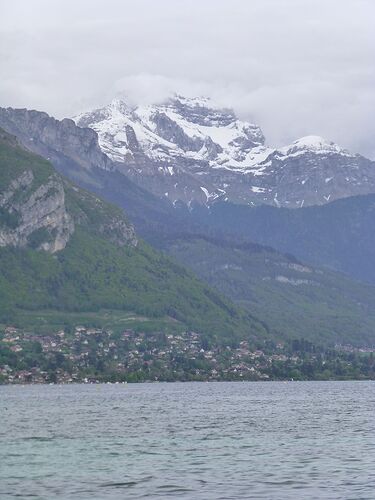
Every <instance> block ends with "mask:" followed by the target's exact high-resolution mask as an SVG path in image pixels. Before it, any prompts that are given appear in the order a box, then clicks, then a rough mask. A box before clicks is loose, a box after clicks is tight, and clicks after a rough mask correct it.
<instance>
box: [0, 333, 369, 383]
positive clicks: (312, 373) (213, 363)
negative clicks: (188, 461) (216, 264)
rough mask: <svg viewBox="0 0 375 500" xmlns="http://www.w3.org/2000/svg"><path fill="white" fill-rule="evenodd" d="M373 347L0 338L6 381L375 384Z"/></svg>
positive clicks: (94, 336) (149, 337)
mask: <svg viewBox="0 0 375 500" xmlns="http://www.w3.org/2000/svg"><path fill="white" fill-rule="evenodd" d="M374 350H375V349H373V348H362V349H360V348H355V347H352V346H335V348H334V349H326V350H322V349H317V348H316V347H315V346H314V345H313V344H311V343H309V342H307V341H298V340H296V341H293V342H291V343H288V344H284V343H278V344H273V345H268V344H267V343H265V344H264V347H263V348H259V347H257V348H255V347H254V346H251V345H249V342H248V341H246V340H244V341H242V342H240V343H239V344H238V345H236V346H228V345H227V346H225V345H215V344H214V345H210V343H209V342H208V341H207V340H206V339H204V338H203V339H202V338H201V336H200V335H199V334H197V333H195V332H182V333H163V332H156V333H149V332H147V333H145V332H136V331H134V330H131V329H126V330H124V331H121V332H113V331H111V330H104V329H101V328H87V327H85V326H75V327H74V328H73V329H72V331H70V332H65V331H64V330H60V331H58V332H56V333H51V334H36V333H30V332H25V331H22V330H19V329H17V328H15V327H12V326H7V327H5V329H4V331H3V332H2V333H0V382H1V383H5V384H29V383H41V384H43V383H59V384H61V383H100V382H141V381H150V382H155V381H177V380H179V381H180V380H181V381H184V380H197V381H214V380H217V381H219V380H309V379H322V380H329V379H331V378H339V379H340V378H341V379H347V378H356V379H371V378H375V364H374Z"/></svg>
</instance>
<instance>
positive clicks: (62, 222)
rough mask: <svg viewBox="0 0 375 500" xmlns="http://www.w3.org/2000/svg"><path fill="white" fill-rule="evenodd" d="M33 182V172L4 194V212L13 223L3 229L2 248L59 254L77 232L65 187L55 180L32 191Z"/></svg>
mask: <svg viewBox="0 0 375 500" xmlns="http://www.w3.org/2000/svg"><path fill="white" fill-rule="evenodd" d="M33 182H34V176H33V173H32V171H31V170H26V171H25V172H24V173H23V174H21V175H20V176H19V177H17V178H16V179H14V180H13V181H12V182H11V183H10V185H9V186H8V187H7V189H6V191H5V192H2V193H0V208H1V209H3V210H4V211H6V213H7V214H9V217H10V220H11V224H9V225H8V227H6V226H5V227H4V226H2V227H0V246H2V247H4V246H8V245H11V246H15V247H25V246H28V245H31V246H33V247H35V248H37V249H39V250H45V251H47V252H50V253H55V252H58V251H59V250H62V249H64V248H65V246H66V244H67V242H68V241H69V238H70V236H71V235H72V234H73V232H74V223H73V220H72V218H71V216H70V215H69V214H68V213H67V211H66V208H65V193H64V188H63V184H62V182H61V180H59V179H58V178H57V177H55V176H51V177H50V178H49V179H48V181H47V182H46V183H43V184H41V185H40V186H39V187H38V188H37V189H32V185H33ZM9 226H10V227H9Z"/></svg>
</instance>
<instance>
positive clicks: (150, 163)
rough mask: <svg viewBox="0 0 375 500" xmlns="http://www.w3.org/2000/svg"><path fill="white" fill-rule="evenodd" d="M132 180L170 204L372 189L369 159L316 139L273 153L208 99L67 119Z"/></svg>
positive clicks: (255, 132)
mask: <svg viewBox="0 0 375 500" xmlns="http://www.w3.org/2000/svg"><path fill="white" fill-rule="evenodd" d="M74 120H75V122H76V123H77V125H79V126H82V127H88V128H92V129H93V130H95V131H96V132H97V133H98V137H99V145H100V147H101V148H102V150H103V151H104V152H105V153H106V154H107V155H108V156H109V157H110V158H111V159H112V160H113V161H114V162H115V164H116V166H117V168H118V169H119V170H120V171H123V172H124V173H125V174H126V175H128V176H129V177H130V178H131V179H132V180H134V182H136V183H138V184H140V185H142V186H144V187H146V188H147V189H149V190H150V191H151V192H153V193H154V194H156V195H157V196H160V197H162V196H165V197H167V198H168V199H169V200H170V201H171V202H172V203H176V202H177V201H182V202H184V203H186V204H188V205H190V204H191V203H194V202H196V203H199V204H206V205H210V204H212V203H214V202H215V201H230V202H233V203H239V204H249V205H259V204H268V205H274V206H284V207H290V208H299V207H302V206H310V205H321V204H326V203H328V202H329V201H333V200H335V199H338V198H342V197H347V196H352V195H356V194H368V193H370V192H375V162H373V161H371V160H369V159H367V158H364V157H363V156H361V155H359V154H352V153H350V152H349V151H347V150H345V149H343V148H341V147H339V146H338V145H337V144H335V143H333V142H329V141H326V140H325V139H323V138H321V137H319V136H312V135H311V136H306V137H303V138H300V139H297V140H296V141H294V142H293V143H292V144H290V145H288V146H284V147H280V148H272V147H268V146H266V145H265V138H264V135H263V132H262V131H261V129H260V127H259V126H257V125H255V124H252V123H250V122H244V121H241V120H239V119H238V118H237V116H236V115H235V113H234V112H233V111H232V110H228V109H220V108H215V107H214V106H213V105H211V103H210V100H209V99H208V98H205V99H204V98H200V99H189V98H183V97H181V96H175V97H174V98H170V99H169V100H166V101H165V102H164V103H162V104H156V105H148V106H129V105H128V104H127V103H126V102H125V101H122V100H119V99H114V100H113V101H112V102H111V103H110V104H109V105H108V106H105V107H103V108H100V109H97V110H94V111H92V112H86V113H82V114H80V115H78V116H77V117H75V118H74Z"/></svg>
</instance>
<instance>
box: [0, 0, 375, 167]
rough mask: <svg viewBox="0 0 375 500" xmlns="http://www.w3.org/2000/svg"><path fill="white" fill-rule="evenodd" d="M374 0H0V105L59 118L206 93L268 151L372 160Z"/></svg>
mask: <svg viewBox="0 0 375 500" xmlns="http://www.w3.org/2000/svg"><path fill="white" fill-rule="evenodd" d="M374 26H375V1H374V0H132V1H129V0H101V1H98V0H63V1H62V0H0V59H1V60H0V68H1V70H0V71H1V78H0V105H1V106H15V107H27V108H34V109H39V110H44V111H47V112H48V113H50V114H52V115H54V116H56V117H57V118H62V117H64V116H72V115H74V114H76V113H78V112H80V111H83V110H86V109H90V108H92V107H95V106H99V105H103V104H106V103H107V102H109V101H110V100H111V99H112V98H113V97H115V96H118V95H121V94H122V95H127V96H128V99H129V100H130V101H131V102H132V103H136V102H141V103H145V102H151V101H159V100H162V99H163V98H165V97H166V96H167V95H168V94H169V93H171V92H174V91H175V92H179V93H184V94H187V95H209V96H211V97H213V98H214V99H215V100H216V101H217V102H218V103H220V104H221V105H224V106H229V107H233V108H234V109H235V111H236V112H237V113H238V114H239V115H240V116H241V117H242V118H246V119H250V120H252V121H255V122H257V123H258V124H260V126H261V127H262V129H263V131H264V133H265V135H266V138H267V142H268V144H270V145H283V144H287V143H289V142H291V141H293V140H295V139H296V138H298V137H300V136H303V135H308V134H315V135H322V136H324V137H326V138H327V139H330V140H334V141H336V142H338V143H339V144H341V145H343V146H345V147H347V148H350V149H352V150H353V151H357V152H361V153H362V154H365V155H367V156H371V157H372V158H375V29H374Z"/></svg>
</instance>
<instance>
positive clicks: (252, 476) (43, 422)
mask: <svg viewBox="0 0 375 500" xmlns="http://www.w3.org/2000/svg"><path fill="white" fill-rule="evenodd" d="M374 410H375V383H374V382H290V383H282V382H268V383H259V382H258V383H251V382H249V383H246V382H244V383H229V382H223V383H184V384H183V383H175V384H134V385H131V384H128V385H97V386H95V385H71V386H26V387H21V386H13V387H12V386H0V417H1V427H0V498H1V500H3V499H8V498H9V499H10V498H39V499H54V498H57V499H133V498H173V499H174V498H184V499H189V498H192V499H205V500H206V499H207V500H209V499H243V498H254V499H261V498H266V499H291V498H296V499H312V498H316V499H322V498H327V499H336V498H337V499H338V498H340V499H354V498H355V499H374V498H375V411H374Z"/></svg>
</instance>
